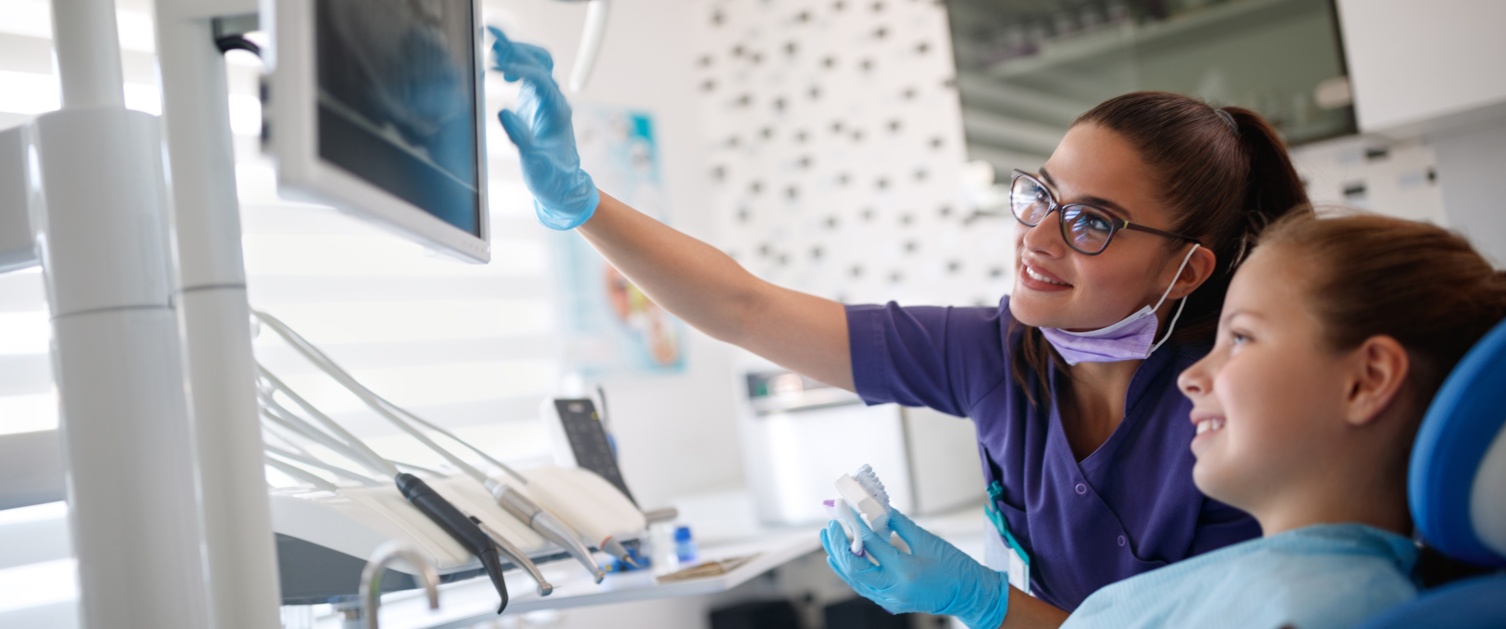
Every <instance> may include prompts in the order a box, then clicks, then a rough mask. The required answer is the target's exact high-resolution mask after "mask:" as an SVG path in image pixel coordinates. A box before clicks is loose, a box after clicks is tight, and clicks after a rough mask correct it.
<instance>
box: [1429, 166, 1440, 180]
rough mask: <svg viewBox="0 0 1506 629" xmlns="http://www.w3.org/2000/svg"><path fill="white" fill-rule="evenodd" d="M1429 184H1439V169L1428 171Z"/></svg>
mask: <svg viewBox="0 0 1506 629" xmlns="http://www.w3.org/2000/svg"><path fill="white" fill-rule="evenodd" d="M1428 183H1438V169H1436V168H1429V169H1428Z"/></svg>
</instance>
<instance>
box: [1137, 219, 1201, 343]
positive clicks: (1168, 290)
mask: <svg viewBox="0 0 1506 629" xmlns="http://www.w3.org/2000/svg"><path fill="white" fill-rule="evenodd" d="M1201 246H1202V245H1201V244H1198V243H1192V250H1191V251H1188V252H1187V256H1186V257H1184V258H1182V266H1179V267H1177V275H1176V277H1173V278H1171V284H1170V285H1168V286H1167V287H1166V292H1164V293H1161V300H1160V301H1157V302H1156V305H1155V307H1154V308H1151V310H1152V311H1154V310H1156V309H1158V308H1160V307H1161V303H1162V302H1164V301H1166V296H1167V295H1170V294H1171V289H1172V287H1173V286H1176V285H1177V278H1180V277H1182V271H1183V270H1185V269H1186V268H1187V261H1188V260H1191V259H1192V254H1194V253H1197V248H1198V247H1201ZM1180 301H1181V303H1179V304H1177V312H1176V314H1174V315H1172V317H1171V323H1170V324H1169V325H1167V326H1166V335H1165V336H1162V337H1161V340H1159V341H1156V344H1155V345H1152V346H1150V351H1149V352H1146V356H1149V355H1151V354H1154V353H1155V352H1156V350H1157V349H1160V347H1161V345H1162V344H1164V343H1166V341H1167V340H1169V339H1171V331H1172V330H1175V329H1176V327H1177V319H1180V318H1182V309H1183V308H1186V307H1187V298H1186V297H1183V298H1182V299H1181V300H1180Z"/></svg>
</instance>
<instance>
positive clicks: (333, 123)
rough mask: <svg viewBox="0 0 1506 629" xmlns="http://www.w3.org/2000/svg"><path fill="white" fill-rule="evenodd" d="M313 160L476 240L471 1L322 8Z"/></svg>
mask: <svg viewBox="0 0 1506 629" xmlns="http://www.w3.org/2000/svg"><path fill="white" fill-rule="evenodd" d="M315 11H316V13H315V20H316V24H315V33H316V35H315V38H316V41H317V50H318V79H317V81H318V85H319V154H320V156H321V157H323V158H324V159H326V160H329V161H330V162H333V163H334V164H336V165H337V166H339V167H340V168H342V169H344V170H346V171H349V172H350V173H351V174H354V175H356V176H358V177H360V178H362V179H364V180H366V181H368V182H370V183H371V184H373V185H376V186H378V187H380V188H382V189H384V190H386V191H388V192H391V193H392V194H395V195H397V196H398V197H401V198H403V199H405V200H407V201H408V202H410V203H412V204H414V205H416V206H418V207H420V208H423V209H424V210H425V211H427V212H428V213H430V214H432V215H434V216H435V217H437V218H439V219H441V220H443V221H445V222H446V223H449V224H451V225H454V226H455V227H457V228H459V229H461V230H463V231H466V232H468V233H470V234H473V235H478V236H479V235H481V225H480V223H481V221H480V212H481V211H483V208H482V207H481V198H480V192H479V188H478V180H479V173H478V170H479V165H480V163H479V159H478V157H477V151H476V145H477V141H478V135H479V129H478V127H477V120H478V118H477V113H476V107H477V102H476V93H475V90H476V89H477V86H476V84H475V83H476V82H475V75H476V70H475V65H474V64H475V61H474V53H473V49H474V39H473V38H474V37H475V32H476V30H475V24H474V23H473V19H474V18H473V13H472V6H471V0H320V1H319V2H318V3H317V6H316V9H315Z"/></svg>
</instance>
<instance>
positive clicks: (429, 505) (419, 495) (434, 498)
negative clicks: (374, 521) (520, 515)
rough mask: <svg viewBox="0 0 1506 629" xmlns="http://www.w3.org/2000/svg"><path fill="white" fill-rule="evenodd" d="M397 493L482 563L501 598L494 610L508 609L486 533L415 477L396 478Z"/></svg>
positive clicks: (497, 562) (497, 560)
mask: <svg viewBox="0 0 1506 629" xmlns="http://www.w3.org/2000/svg"><path fill="white" fill-rule="evenodd" d="M396 480H397V490H398V491H400V492H402V493H403V497H405V498H407V499H408V502H411V503H413V506H414V507H417V508H418V510H419V511H421V512H423V514H424V515H426V516H428V517H429V519H430V520H433V521H434V523H435V524H438V525H439V527H440V528H442V529H444V530H445V532H446V533H449V534H450V537H453V538H455V541H457V542H460V544H461V545H462V546H465V548H466V550H469V551H471V554H473V555H475V556H476V558H477V559H480V560H481V567H483V568H485V569H486V574H487V576H489V577H491V579H492V587H495V588H496V589H497V595H498V596H500V597H502V605H501V606H500V607H498V608H497V613H498V614H501V613H502V610H505V609H507V601H508V598H507V581H506V579H503V578H502V559H501V557H499V556H498V554H497V545H496V544H494V543H492V540H491V538H490V537H487V535H486V531H483V530H481V527H479V526H476V523H475V522H472V521H471V520H470V518H467V517H466V516H465V514H463V513H461V512H460V510H459V509H456V508H455V505H452V504H450V501H448V500H445V499H444V496H441V495H439V493H438V492H436V491H434V489H433V488H431V487H429V484H428V483H425V482H424V481H423V480H422V479H420V478H419V477H417V476H414V475H412V474H408V473H402V474H398V475H397V476H396Z"/></svg>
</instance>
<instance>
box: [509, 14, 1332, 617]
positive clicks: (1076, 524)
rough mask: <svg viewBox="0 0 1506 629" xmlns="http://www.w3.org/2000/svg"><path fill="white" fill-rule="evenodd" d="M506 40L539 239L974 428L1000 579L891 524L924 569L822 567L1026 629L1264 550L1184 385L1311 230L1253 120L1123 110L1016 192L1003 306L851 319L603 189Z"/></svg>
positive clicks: (1285, 161) (832, 529)
mask: <svg viewBox="0 0 1506 629" xmlns="http://www.w3.org/2000/svg"><path fill="white" fill-rule="evenodd" d="M493 33H494V34H495V35H496V37H497V41H496V43H495V45H494V46H493V48H492V50H493V53H494V61H495V63H496V67H495V69H496V70H499V71H501V72H502V73H503V75H504V78H506V79H507V80H509V81H519V82H521V84H522V92H521V97H520V99H519V103H518V107H517V111H502V112H501V113H500V116H499V117H500V119H501V123H502V126H503V128H504V129H505V130H506V132H507V135H508V137H509V138H511V139H512V141H513V143H514V144H516V145H517V147H518V151H519V153H520V156H521V161H522V167H523V175H524V179H525V182H526V183H527V185H528V187H529V189H530V190H531V191H532V192H533V194H534V197H535V201H534V205H535V208H536V210H537V213H538V216H539V220H540V221H541V222H542V223H544V224H545V225H546V226H549V227H551V228H554V229H576V230H578V231H579V232H580V234H581V235H582V236H583V237H585V238H586V240H587V241H589V242H590V243H591V244H592V245H593V246H595V247H596V249H597V250H599V251H600V252H601V253H602V254H603V255H604V256H605V257H606V258H607V260H609V261H610V262H611V264H612V265H613V266H615V267H616V268H617V269H618V270H620V271H622V273H623V274H625V275H626V276H627V277H629V278H630V279H631V280H632V281H633V282H634V283H636V284H637V285H638V286H639V287H640V288H642V289H643V291H644V292H645V293H647V294H648V295H649V296H650V297H651V298H652V299H653V300H654V301H655V302H656V303H658V304H659V305H660V306H662V307H664V308H665V309H667V310H669V311H670V312H672V313H674V314H675V315H677V316H679V317H680V318H681V319H683V320H684V321H686V322H687V323H689V324H690V325H692V326H694V327H695V328H696V329H698V330H700V331H701V332H704V333H706V334H708V335H710V336H712V337H714V338H717V339H720V340H722V341H726V342H728V343H732V344H734V345H738V346H740V347H743V348H745V349H747V350H749V351H752V352H754V353H756V354H759V355H761V356H763V357H765V358H768V359H769V360H772V361H773V362H775V363H778V364H780V365H783V366H785V367H787V368H790V369H793V370H795V371H798V372H800V373H803V374H805V375H808V376H810V377H812V378H815V379H817V380H820V381H822V382H826V383H828V384H831V385H834V386H839V387H842V388H845V389H848V390H852V391H856V392H857V393H858V394H859V395H860V396H861V397H862V398H863V399H864V400H865V401H867V402H868V403H869V404H881V403H891V402H892V403H898V404H904V405H908V406H928V407H931V408H934V409H936V410H938V411H941V412H945V413H950V414H952V415H957V416H959V417H969V418H971V419H972V420H973V422H974V423H975V424H976V426H977V433H978V448H979V451H980V454H981V455H982V459H983V467H984V469H983V473H984V477H985V480H986V482H987V483H988V485H989V488H990V491H989V497H990V499H989V504H988V512H989V515H990V518H991V520H992V521H993V523H994V524H993V525H994V527H995V528H996V531H995V533H996V534H994V535H989V536H988V537H989V538H990V540H989V541H990V544H991V547H990V549H989V552H988V563H989V565H988V566H985V565H983V564H980V563H978V562H977V561H975V560H973V559H972V558H970V557H968V556H967V555H965V554H963V553H962V552H960V551H958V550H957V549H956V548H954V547H952V546H951V545H950V544H948V543H946V542H945V541H942V540H941V539H939V538H937V537H935V536H934V535H932V534H931V533H929V532H927V531H925V530H924V529H921V528H919V527H917V526H915V524H914V523H913V522H911V521H910V520H909V519H908V518H907V517H905V516H904V515H903V514H900V513H896V514H895V516H894V518H893V519H892V521H891V522H892V524H891V526H892V527H893V528H894V529H895V530H896V531H897V532H899V534H900V535H901V536H902V537H904V538H905V539H906V540H907V541H908V542H909V545H910V546H911V547H912V549H913V551H914V553H913V554H910V555H904V554H900V553H893V554H892V556H893V557H892V558H893V559H894V560H893V561H890V562H887V563H885V564H884V565H882V566H877V567H875V566H873V565H872V564H870V563H869V562H868V561H867V560H866V559H862V558H857V557H854V556H853V555H851V554H850V553H849V552H848V551H847V550H846V546H847V543H846V537H845V535H844V534H843V533H842V529H841V527H840V526H838V525H836V524H835V523H833V524H832V525H830V526H828V527H827V529H826V530H825V531H823V533H822V541H823V543H824V544H825V546H826V549H827V552H828V562H829V563H830V564H831V566H832V568H833V569H834V570H835V571H836V572H837V574H838V575H840V576H841V577H842V578H843V579H844V580H846V581H847V582H848V583H849V584H850V585H851V586H852V587H853V589H854V590H856V591H857V592H858V593H860V594H862V595H863V596H866V597H868V598H869V599H872V600H874V601H875V602H877V603H879V604H880V605H883V606H884V607H885V608H886V609H888V610H889V611H891V612H895V613H900V612H927V613H932V614H946V615H954V616H958V617H959V618H961V619H962V620H963V621H964V622H966V623H967V624H968V625H969V626H971V627H997V626H1000V625H1001V623H1003V621H1004V618H1005V613H1006V611H1007V612H1008V613H1009V619H1010V621H1011V624H1013V623H1014V622H1015V621H1016V620H1018V621H1021V622H1025V621H1029V620H1031V619H1032V618H1040V619H1048V620H1049V619H1055V621H1056V622H1060V620H1061V619H1062V618H1064V617H1065V616H1066V613H1067V612H1068V611H1070V610H1072V609H1075V608H1076V607H1077V605H1078V604H1079V603H1081V602H1082V601H1083V599H1085V598H1086V597H1087V596H1088V595H1089V594H1092V593H1093V592H1094V591H1095V590H1097V589H1099V588H1100V587H1103V586H1105V585H1108V584H1110V583H1114V582H1116V581H1119V580H1121V579H1125V578H1127V577H1131V576H1134V575H1137V574H1140V573H1143V572H1146V571H1149V570H1152V569H1155V568H1158V567H1161V566H1165V565H1167V564H1170V563H1174V562H1177V561H1180V560H1182V559H1185V558H1188V557H1191V556H1194V555H1198V554H1201V553H1205V552H1208V551H1212V550H1216V549H1218V548H1222V547H1224V546H1227V545H1230V544H1233V543H1236V542H1240V541H1244V540H1248V539H1252V538H1255V537H1257V536H1259V535H1260V527H1259V525H1258V524H1257V523H1256V522H1255V521H1254V520H1253V519H1252V518H1251V517H1250V516H1249V515H1247V514H1245V513H1244V512H1242V511H1239V510H1237V509H1234V508H1232V507H1229V506H1226V505H1223V504H1221V503H1218V502H1216V501H1214V500H1211V499H1209V498H1207V497H1206V496H1204V495H1203V494H1202V493H1201V492H1199V491H1198V489H1197V487H1195V486H1194V485H1193V482H1192V473H1191V471H1192V465H1193V463H1194V459H1193V457H1192V455H1191V453H1190V451H1189V449H1188V444H1189V443H1190V442H1191V440H1192V437H1193V429H1192V425H1191V424H1189V423H1188V422H1187V414H1188V411H1189V404H1188V402H1187V400H1186V398H1184V397H1183V396H1182V395H1181V393H1180V391H1179V390H1178V389H1177V381H1176V379H1177V374H1179V373H1180V372H1182V371H1183V370H1184V369H1186V368H1187V367H1188V366H1189V365H1191V364H1192V363H1194V362H1196V361H1197V360H1198V359H1200V358H1201V357H1202V356H1203V355H1204V354H1206V353H1207V351H1208V349H1209V348H1210V347H1211V345H1212V342H1213V338H1214V332H1215V329H1216V326H1217V320H1218V316H1219V310H1220V307H1221V306H1222V303H1223V299H1224V292H1225V290H1226V289H1227V287H1228V284H1229V280H1230V278H1231V276H1232V275H1233V272H1234V270H1235V268H1236V267H1237V266H1238V264H1239V262H1240V260H1241V258H1242V257H1243V255H1244V246H1245V243H1246V242H1248V241H1249V239H1251V238H1253V236H1254V234H1256V233H1257V232H1258V231H1259V229H1260V228H1261V227H1262V226H1263V225H1265V224H1266V223H1268V222H1269V221H1272V220H1274V219H1276V218H1279V217H1281V216H1283V215H1286V214H1288V213H1291V212H1296V211H1308V210H1305V209H1295V208H1304V207H1305V204H1306V201H1307V197H1306V193H1305V191H1304V189H1303V185H1302V182H1301V179H1300V178H1299V177H1298V176H1297V174H1296V172H1295V170H1294V169H1293V167H1292V164H1291V161H1290V159H1289V158H1288V156H1287V153H1286V150H1285V149H1284V148H1283V146H1282V144H1281V142H1280V140H1279V139H1278V138H1277V136H1276V133H1275V132H1274V131H1273V130H1272V129H1271V127H1270V126H1269V125H1268V124H1267V123H1266V122H1265V121H1264V120H1262V119H1261V118H1260V117H1259V116H1258V115H1257V114H1255V113H1254V112H1251V111H1248V110H1244V109H1239V108H1234V107H1228V108H1222V109H1218V108H1213V107H1210V106H1209V105H1207V104H1205V103H1203V102H1201V101H1198V100H1195V99H1192V98H1188V97H1185V96H1181V95H1176V94H1169V93H1160V92H1137V93H1131V94H1126V95H1123V96H1119V97H1116V98H1113V99H1110V100H1108V101H1106V102H1104V103H1102V104H1100V105H1098V106H1097V107H1094V108H1093V109H1092V110H1090V111H1088V112H1087V113H1085V114H1083V115H1082V116H1080V117H1079V118H1078V119H1077V121H1076V122H1075V123H1074V124H1073V125H1072V127H1071V129H1070V130H1069V131H1068V132H1067V135H1066V137H1065V138H1064V139H1063V140H1062V142H1061V144H1060V145H1059V146H1058V147H1057V149H1056V151H1055V153H1053V154H1052V156H1051V158H1050V159H1049V160H1048V161H1047V162H1046V163H1045V164H1044V165H1043V166H1041V167H1040V168H1039V169H1038V170H1037V171H1036V172H1031V173H1026V172H1016V173H1015V174H1014V179H1013V194H1012V197H1011V206H1012V207H1011V209H1012V211H1013V213H1014V217H1015V219H1016V221H1017V223H1018V229H1017V231H1016V235H1015V248H1014V249H1015V260H1014V262H1015V267H1016V275H1015V283H1014V289H1013V290H1012V291H1011V294H1010V295H1008V296H1005V297H1004V298H1002V299H1000V301H999V305H998V306H996V307H983V308H980V307H936V306H900V305H897V304H894V303H889V304H885V305H844V304H841V303H838V302H835V301H831V300H827V299H823V298H820V297H816V296H814V295H808V294H805V293H801V292H797V291H794V290H790V289H786V288H782V287H779V286H775V285H773V284H770V283H768V282H765V281H763V280H761V279H759V278H757V277H755V276H753V275H752V274H750V273H748V272H747V271H746V270H744V269H743V268H742V267H740V266H739V265H738V264H737V263H736V262H734V261H733V260H732V259H731V258H730V257H728V256H727V255H725V254H723V253H722V252H721V251H719V250H717V249H716V248H714V247H712V246H710V245H707V244H706V243H703V242H700V241H698V240H696V239H694V238H691V237H689V236H687V235H685V234H682V233H680V232H677V231H675V230H674V229H671V228H670V227H668V226H665V225H663V224H661V223H659V222H658V221H655V220H654V219H652V218H649V217H647V216H645V215H643V214H641V213H639V212H637V211H635V210H634V209H633V208H631V207H628V206H626V205H624V204H623V203H621V202H619V201H617V200H616V199H613V198H612V197H611V196H609V195H607V194H605V193H603V192H601V191H599V190H597V188H596V186H595V184H594V183H593V182H592V180H591V177H590V176H589V175H588V174H586V173H585V172H584V171H583V170H581V168H580V164H579V158H578V156H577V153H576V150H575V139H574V133H573V131H572V128H571V122H570V107H569V105H568V104H567V103H566V102H565V99H564V97H563V95H562V94H561V93H560V90H559V87H558V85H557V84H556V83H555V81H554V79H553V77H552V76H551V72H552V69H553V61H552V60H551V59H550V57H549V54H548V53H547V52H546V51H544V50H543V49H541V48H538V47H536V46H530V45H527V44H521V43H514V42H511V41H509V40H508V39H507V38H506V37H505V36H503V35H502V33H501V32H500V31H496V30H495V29H493ZM1001 249H1002V247H1001ZM969 253H970V254H971V255H972V256H974V257H976V258H978V259H983V260H987V259H992V258H994V257H996V256H997V255H998V253H997V252H995V251H989V250H980V251H973V252H969Z"/></svg>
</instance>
